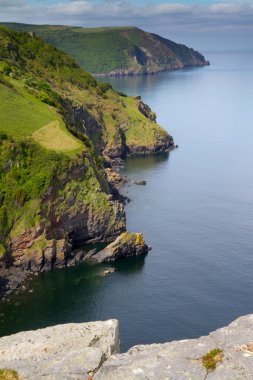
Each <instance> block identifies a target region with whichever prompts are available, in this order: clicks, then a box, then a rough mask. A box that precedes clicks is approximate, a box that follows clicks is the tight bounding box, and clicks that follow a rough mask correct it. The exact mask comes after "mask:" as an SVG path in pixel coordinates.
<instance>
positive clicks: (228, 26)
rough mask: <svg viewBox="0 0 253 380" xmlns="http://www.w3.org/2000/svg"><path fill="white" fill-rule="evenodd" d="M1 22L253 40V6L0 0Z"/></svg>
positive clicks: (84, 0) (221, 3) (118, 0)
mask: <svg viewBox="0 0 253 380" xmlns="http://www.w3.org/2000/svg"><path fill="white" fill-rule="evenodd" d="M0 19H1V21H14V22H26V23H36V24H45V23H48V24H54V23H55V24H66V25H78V26H87V27H88V26H109V25H136V26H139V27H142V28H144V29H146V30H149V31H152V32H154V33H161V34H163V35H164V36H166V37H169V38H172V37H173V38H174V39H175V38H176V39H179V38H180V39H181V38H184V36H186V37H190V36H195V37H196V36H197V35H199V36H201V34H203V36H204V35H209V36H211V35H215V36H216V37H217V33H220V34H221V35H222V33H223V34H224V33H225V34H226V33H227V32H228V31H229V33H230V34H231V36H232V35H233V36H239V37H240V35H241V38H243V36H246V37H247V36H250V35H251V37H252V40H253V5H252V4H250V3H245V4H241V3H228V2H220V3H213V4H209V5H204V4H203V3H202V4H201V3H200V2H199V3H198V4H195V5H193V4H191V5H187V4H180V2H179V3H178V4H176V3H166V2H163V0H162V1H161V2H160V3H156V4H150V3H149V4H139V5H138V4H136V3H134V2H131V1H130V0H129V1H128V0H125V1H124V0H123V1H120V0H107V1H98V0H69V1H67V2H66V0H65V1H64V0H57V2H56V3H55V4H52V3H51V5H50V4H49V3H47V2H46V3H44V4H43V2H42V1H40V2H38V3H36V4H34V3H33V4H32V3H31V2H28V0H11V1H10V0H0ZM242 30H243V33H244V35H243V34H242ZM240 33H241V34H240ZM177 36H178V37H177ZM239 37H238V38H239ZM248 39H249V38H248Z"/></svg>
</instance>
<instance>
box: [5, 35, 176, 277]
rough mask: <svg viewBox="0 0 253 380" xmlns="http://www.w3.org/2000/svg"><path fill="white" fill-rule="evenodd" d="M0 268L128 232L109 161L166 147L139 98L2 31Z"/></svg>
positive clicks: (55, 260)
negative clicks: (122, 91) (110, 173)
mask: <svg viewBox="0 0 253 380" xmlns="http://www.w3.org/2000/svg"><path fill="white" fill-rule="evenodd" d="M0 113H1V119H0V266H2V267H6V266H11V265H14V266H15V267H19V266H20V267H22V268H23V269H31V270H32V271H39V270H48V269H51V268H53V267H61V266H64V265H67V264H68V262H69V261H70V260H72V261H73V253H72V250H73V248H75V247H77V246H80V245H82V244H84V243H86V242H88V241H94V242H97V241H100V242H107V241H112V240H113V239H114V238H116V237H117V236H118V235H119V234H120V233H121V232H123V231H125V229H126V225H125V224H126V223H125V212H124V202H123V200H122V198H121V197H120V196H119V193H118V191H117V189H116V188H115V186H114V183H113V180H112V178H113V176H111V175H109V171H108V170H107V171H106V170H105V167H107V168H110V167H111V165H112V163H113V160H114V159H115V158H119V157H123V156H124V155H126V154H131V153H143V152H155V151H159V150H166V149H168V148H170V147H173V140H172V138H171V137H170V136H169V135H168V134H167V132H165V131H164V130H163V129H162V128H161V127H159V126H158V125H157V124H156V122H155V114H154V113H152V111H151V110H150V109H149V107H147V106H145V105H144V104H143V103H142V101H141V99H140V98H138V97H137V98H134V97H127V96H125V95H123V94H118V93H117V92H115V91H114V90H113V89H112V88H111V86H110V85H108V84H106V83H98V82H97V81H96V80H95V79H94V78H93V77H92V76H91V75H90V74H89V73H87V72H85V71H84V70H83V69H81V68H80V67H79V66H78V65H77V64H76V62H75V61H74V60H73V59H72V58H71V57H69V56H68V55H67V54H65V53H63V52H60V51H58V50H57V49H56V48H54V47H52V46H51V45H48V44H46V43H45V42H44V41H43V40H42V39H41V38H38V37H34V36H33V35H31V34H29V33H17V32H14V31H10V30H8V29H6V28H0Z"/></svg>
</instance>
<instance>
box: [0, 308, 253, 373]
mask: <svg viewBox="0 0 253 380" xmlns="http://www.w3.org/2000/svg"><path fill="white" fill-rule="evenodd" d="M118 352H119V333H118V322H117V321H116V320H109V321H106V322H91V323H80V324H76V323H72V324H66V325H58V326H54V327H48V328H45V329H41V330H36V331H27V332H21V333H18V334H15V335H11V336H7V337H3V338H0V369H3V368H9V369H10V370H12V371H17V374H18V375H19V376H20V378H21V379H29V380H30V379H31V380H39V379H45V380H70V379H74V380H81V379H82V380H87V379H93V380H114V379H115V380H116V379H117V380H184V379H185V380H189V379H191V380H205V379H211V380H252V378H253V364H252V363H253V314H251V315H248V316H244V317H241V318H238V319H237V320H236V321H234V322H233V323H231V324H230V325H228V326H227V327H224V328H221V329H219V330H217V331H215V332H212V333H210V334H209V335H208V336H203V337H200V338H199V339H190V340H188V339H187V340H181V341H173V342H169V343H163V344H151V345H141V346H135V347H133V348H131V349H130V350H129V351H128V352H126V353H123V354H118ZM217 352H218V357H214V361H215V365H214V366H208V365H207V363H206V357H207V355H206V354H209V356H212V355H213V353H217Z"/></svg>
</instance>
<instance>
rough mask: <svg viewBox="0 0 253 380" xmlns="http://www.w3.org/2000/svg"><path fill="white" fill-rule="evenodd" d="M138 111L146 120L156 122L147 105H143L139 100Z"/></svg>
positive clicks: (154, 115)
mask: <svg viewBox="0 0 253 380" xmlns="http://www.w3.org/2000/svg"><path fill="white" fill-rule="evenodd" d="M138 110H139V111H140V112H141V113H142V114H143V115H144V116H146V118H148V119H149V120H151V121H153V122H156V114H155V112H152V110H151V108H150V107H149V106H148V105H147V104H145V103H143V102H142V101H141V100H140V101H139V104H138Z"/></svg>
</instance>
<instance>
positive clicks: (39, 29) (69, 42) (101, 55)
mask: <svg viewBox="0 0 253 380" xmlns="http://www.w3.org/2000/svg"><path fill="white" fill-rule="evenodd" d="M5 25H7V26H8V27H10V28H12V29H14V30H20V31H34V32H35V33H36V34H37V35H39V36H41V37H42V38H43V39H44V40H45V41H47V42H49V43H51V44H52V45H54V46H56V47H57V48H59V49H62V50H64V51H66V52H67V53H69V54H70V55H72V56H73V57H74V58H75V59H76V60H77V62H78V63H79V64H80V65H81V66H82V67H83V68H84V69H86V70H88V71H90V72H92V73H99V74H101V73H115V74H117V73H125V74H127V73H145V72H157V71H164V70H171V69H176V68H181V67H184V66H190V65H202V64H206V61H205V59H204V57H203V56H202V55H201V54H200V53H198V52H196V51H194V50H193V49H189V48H188V47H186V46H184V45H181V44H176V43H174V42H172V41H169V40H167V39H165V38H162V37H160V36H157V35H155V34H150V33H146V32H144V31H143V30H140V29H138V28H135V27H119V28H117V27H112V28H78V27H68V26H47V25H46V26H45V25H25V24H13V23H12V24H10V23H9V24H5Z"/></svg>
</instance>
